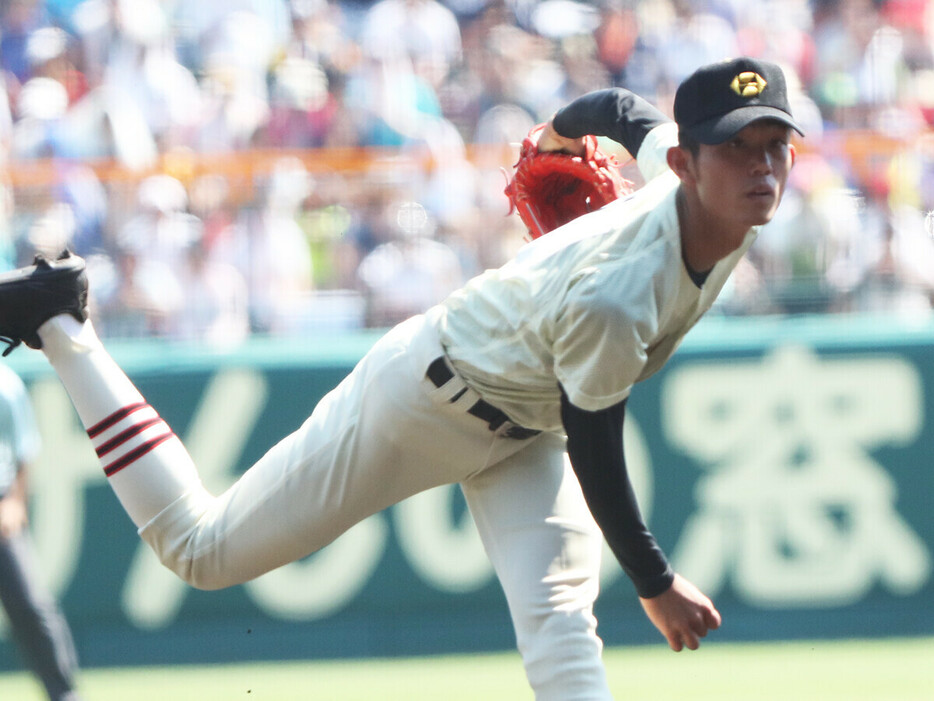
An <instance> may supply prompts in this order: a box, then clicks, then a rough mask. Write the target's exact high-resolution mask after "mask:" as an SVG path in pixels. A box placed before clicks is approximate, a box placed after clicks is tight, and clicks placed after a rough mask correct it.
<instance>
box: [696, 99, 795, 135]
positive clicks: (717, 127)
mask: <svg viewBox="0 0 934 701" xmlns="http://www.w3.org/2000/svg"><path fill="white" fill-rule="evenodd" d="M762 119H774V120H776V121H779V122H781V123H782V124H785V125H787V126H789V127H791V128H792V129H794V130H795V131H796V132H798V133H799V134H801V136H804V131H803V130H802V129H801V127H800V126H799V125H798V123H797V122H795V120H794V119H792V117H791V115H790V114H788V113H787V112H784V111H782V110H780V109H778V108H776V107H767V106H765V105H751V106H749V107H742V108H740V109H737V110H733V111H732V112H728V113H727V114H724V115H720V116H717V117H714V118H713V119H708V120H706V121H704V122H699V123H698V124H694V125H692V126H690V127H688V128H687V129H686V131H687V133H688V136H690V137H692V138H693V139H695V140H696V141H698V142H699V143H702V144H722V143H723V142H724V141H726V140H727V139H729V138H730V137H732V136H733V135H735V134H736V133H737V132H739V131H741V130H742V129H744V128H745V127H747V126H749V125H750V124H752V123H753V122H758V121H759V120H762Z"/></svg>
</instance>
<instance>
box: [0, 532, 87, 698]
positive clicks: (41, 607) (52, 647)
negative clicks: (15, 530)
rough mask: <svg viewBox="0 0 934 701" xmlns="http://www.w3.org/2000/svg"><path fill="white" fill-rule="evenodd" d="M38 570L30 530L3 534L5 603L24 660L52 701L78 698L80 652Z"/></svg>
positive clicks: (0, 581) (0, 565)
mask: <svg viewBox="0 0 934 701" xmlns="http://www.w3.org/2000/svg"><path fill="white" fill-rule="evenodd" d="M37 572H38V570H37V567H36V562H35V554H34V550H33V546H32V541H31V539H30V538H29V536H28V535H27V534H26V533H21V534H19V535H17V536H14V537H13V538H10V539H3V538H0V601H2V602H3V606H4V608H5V609H6V613H7V618H9V620H10V628H11V631H12V633H13V637H14V639H15V641H16V643H17V645H18V647H19V650H20V652H21V654H22V656H23V659H24V660H25V663H26V664H27V665H28V666H29V668H30V669H31V670H32V671H33V673H35V674H36V676H37V677H38V678H39V679H40V680H41V682H42V684H43V685H44V686H45V689H46V691H47V693H48V695H49V698H50V699H52V700H53V701H65V700H66V699H77V698H78V697H77V696H76V695H75V694H74V692H73V691H72V690H73V688H74V672H75V669H76V667H77V655H76V653H75V646H74V642H73V641H72V638H71V631H70V629H69V628H68V624H67V623H66V622H65V619H64V617H63V616H62V614H61V611H60V610H59V608H58V606H57V604H56V603H55V601H54V600H53V599H52V597H51V596H50V594H49V593H48V592H47V591H46V589H45V587H44V586H43V585H42V582H41V580H40V579H39V578H38V576H37Z"/></svg>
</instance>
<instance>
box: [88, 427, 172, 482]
mask: <svg viewBox="0 0 934 701" xmlns="http://www.w3.org/2000/svg"><path fill="white" fill-rule="evenodd" d="M174 436H175V434H174V433H172V432H171V431H169V432H168V433H163V434H162V435H161V436H157V437H155V438H153V439H152V440H149V441H146V442H145V443H143V444H142V445H140V446H139V447H138V448H134V449H133V450H131V451H130V452H129V453H127V454H126V455H124V456H123V457H122V458H120V459H119V460H114V461H113V462H112V463H110V464H109V465H107V466H105V467H104V474H105V475H107V476H108V477H113V476H114V475H115V474H117V473H118V472H120V470H122V469H123V468H125V467H127V466H128V465H132V464H133V463H134V462H136V461H137V460H139V459H140V458H141V457H143V456H144V455H145V454H146V453H148V452H149V451H150V450H152V449H153V448H155V447H156V446H159V445H162V444H163V443H165V442H166V441H167V440H169V439H170V438H173V437H174Z"/></svg>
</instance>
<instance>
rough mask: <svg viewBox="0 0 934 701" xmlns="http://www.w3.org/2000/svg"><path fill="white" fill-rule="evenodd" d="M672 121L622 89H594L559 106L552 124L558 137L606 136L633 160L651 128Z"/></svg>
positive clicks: (639, 98) (633, 94) (644, 101)
mask: <svg viewBox="0 0 934 701" xmlns="http://www.w3.org/2000/svg"><path fill="white" fill-rule="evenodd" d="M670 121H671V120H670V119H669V118H668V117H666V116H665V115H664V114H663V113H662V112H661V111H659V110H658V109H657V108H656V107H654V106H653V105H652V104H650V103H649V102H648V101H647V100H644V99H643V98H641V97H639V96H638V95H636V94H635V93H633V92H631V91H629V90H626V89H625V88H608V89H606V90H595V91H593V92H590V93H587V94H586V95H583V96H581V97H579V98H577V99H576V100H574V101H573V102H570V103H569V104H567V105H565V106H564V107H562V108H561V109H560V110H558V111H557V112H556V113H555V116H554V120H553V121H552V125H553V126H554V128H555V131H556V132H558V133H559V134H560V135H561V136H564V137H567V138H569V139H576V138H579V137H581V136H586V135H587V134H593V135H595V136H606V137H609V138H611V139H613V141H616V142H617V143H620V144H622V145H623V146H624V147H625V148H626V150H627V151H629V154H630V155H631V156H633V157H636V156H637V155H638V153H639V148H640V147H641V146H642V141H643V140H644V139H645V136H646V134H648V133H649V132H650V131H652V129H654V128H655V127H657V126H659V125H660V124H665V123H667V122H670Z"/></svg>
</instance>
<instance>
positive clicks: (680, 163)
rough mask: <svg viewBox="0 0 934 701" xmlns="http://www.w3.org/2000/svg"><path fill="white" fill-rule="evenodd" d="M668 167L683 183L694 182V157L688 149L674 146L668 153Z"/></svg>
mask: <svg viewBox="0 0 934 701" xmlns="http://www.w3.org/2000/svg"><path fill="white" fill-rule="evenodd" d="M667 160H668V167H669V168H671V169H672V170H673V171H674V173H675V175H677V176H678V177H679V178H680V179H681V182H687V181H688V180H693V174H692V171H693V168H692V165H693V163H694V156H693V154H691V152H690V151H688V150H687V149H686V148H683V147H681V146H672V147H671V148H669V149H668V153H667Z"/></svg>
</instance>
